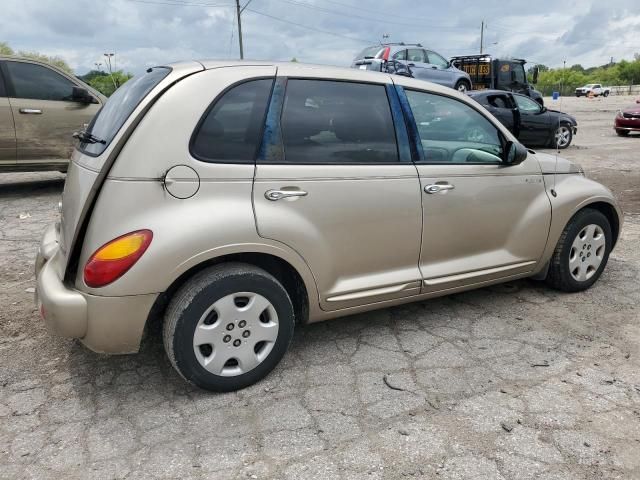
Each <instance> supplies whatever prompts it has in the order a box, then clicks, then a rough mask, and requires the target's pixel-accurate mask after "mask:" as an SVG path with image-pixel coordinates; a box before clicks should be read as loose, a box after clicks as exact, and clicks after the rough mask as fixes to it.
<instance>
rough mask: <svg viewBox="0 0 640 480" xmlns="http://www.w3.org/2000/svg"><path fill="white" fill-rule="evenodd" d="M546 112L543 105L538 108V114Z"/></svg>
mask: <svg viewBox="0 0 640 480" xmlns="http://www.w3.org/2000/svg"><path fill="white" fill-rule="evenodd" d="M546 111H547V107H545V106H544V105H541V106H540V113H544V112H546Z"/></svg>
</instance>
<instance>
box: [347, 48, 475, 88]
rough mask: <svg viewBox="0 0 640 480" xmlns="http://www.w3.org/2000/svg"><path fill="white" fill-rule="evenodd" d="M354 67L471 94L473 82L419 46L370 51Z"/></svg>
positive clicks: (367, 49) (355, 60)
mask: <svg viewBox="0 0 640 480" xmlns="http://www.w3.org/2000/svg"><path fill="white" fill-rule="evenodd" d="M351 67H352V68H359V69H361V70H374V71H378V72H389V73H397V74H399V75H405V76H408V77H414V78H418V79H420V80H427V81H429V82H433V83H439V84H440V85H444V86H445V87H450V88H455V89H456V90H459V91H461V92H466V91H467V90H471V78H470V77H469V75H468V74H467V73H465V72H463V71H462V70H458V69H457V68H456V67H454V66H453V65H451V62H449V61H448V60H446V59H445V58H444V57H443V56H442V55H440V54H438V53H436V52H434V51H433V50H429V49H428V48H424V47H423V46H422V45H420V44H419V43H415V44H405V43H386V44H381V45H374V46H372V47H367V48H365V49H364V50H363V51H362V52H360V53H359V54H358V56H356V58H355V59H354V60H353V63H352V64H351Z"/></svg>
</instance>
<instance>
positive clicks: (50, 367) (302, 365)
mask: <svg viewBox="0 0 640 480" xmlns="http://www.w3.org/2000/svg"><path fill="white" fill-rule="evenodd" d="M631 102H632V99H630V98H629V97H626V98H623V99H621V98H616V97H609V98H608V99H601V100H588V99H583V98H581V99H573V98H567V99H564V105H563V110H565V111H568V112H570V113H574V114H575V115H576V116H577V118H578V122H579V125H580V127H579V128H580V129H579V133H578V136H577V137H576V138H575V140H574V142H575V144H574V145H573V146H572V147H570V148H569V149H568V150H567V151H565V152H563V155H564V156H566V157H568V158H571V159H573V160H576V161H578V162H580V163H581V164H582V165H583V166H584V167H585V170H586V172H587V175H589V176H591V177H593V178H596V179H598V180H599V181H601V182H603V183H605V184H606V185H608V186H609V187H610V188H612V190H613V191H614V193H616V194H617V195H618V197H619V198H620V199H621V201H622V207H623V209H624V210H625V212H626V218H625V224H624V229H623V233H622V237H621V239H620V241H619V244H618V246H617V247H616V249H615V250H614V252H613V253H612V255H611V258H610V260H609V265H608V267H607V269H606V270H605V272H604V275H603V276H602V278H601V279H600V281H599V282H598V283H597V284H596V285H595V286H594V287H593V288H591V289H590V290H588V291H586V292H582V293H577V294H571V295H569V294H563V293H559V292H555V291H552V290H549V289H547V288H546V287H545V286H544V285H542V284H539V283H536V282H533V281H528V280H524V281H518V282H512V283H508V284H504V285H499V286H495V287H491V288H484V289H481V290H476V291H471V292H467V293H463V294H458V295H454V296H450V297H445V298H441V299H436V300H432V301H427V302H421V303H415V304H410V305H405V306H401V307H396V308H389V309H385V310H381V311H378V312H372V313H366V314H362V315H357V316H352V317H348V318H344V319H341V320H336V321H331V322H326V323H321V324H315V325H310V326H306V327H301V328H299V329H298V330H297V333H296V335H295V339H294V341H293V344H292V346H291V350H290V352H289V353H288V354H287V355H286V357H285V359H284V360H283V362H282V364H281V365H280V366H279V367H278V368H277V369H276V370H275V371H274V372H273V373H272V374H271V375H270V376H269V377H268V378H267V379H266V380H264V381H262V382H260V383H258V384H257V385H255V386H253V387H250V388H247V389H245V390H242V391H239V392H235V393H229V394H211V393H206V392H203V391H200V390H197V389H195V388H193V387H190V386H188V385H186V384H185V383H184V382H183V381H182V379H181V378H180V377H179V376H178V375H177V374H176V373H175V372H174V371H173V370H172V368H171V367H170V365H169V363H168V361H167V359H166V357H165V355H164V352H163V350H162V347H161V342H160V337H159V335H158V331H157V329H156V330H152V333H151V335H150V336H149V338H148V339H147V340H146V341H145V343H144V346H143V348H142V351H141V353H140V354H138V355H133V356H122V357H117V356H112V357H110V356H104V355H98V354H95V353H92V352H90V351H88V350H86V349H85V348H83V347H82V346H81V345H80V344H78V343H77V342H74V341H71V340H67V339H62V338H57V337H53V336H50V335H49V334H47V332H46V330H45V327H44V325H43V324H42V322H41V320H40V319H39V316H38V313H37V311H36V309H35V307H34V303H33V289H34V286H35V285H34V278H33V261H34V257H35V251H36V248H37V245H38V242H39V239H40V236H41V234H42V231H43V229H44V227H45V226H46V225H47V224H48V223H51V222H53V221H55V220H56V218H57V211H56V210H57V208H56V205H57V202H58V200H59V196H60V192H61V189H62V186H63V181H64V176H63V175H60V174H55V173H53V174H52V173H44V174H42V173H41V174H35V173H34V174H4V175H0V272H2V274H1V276H0V305H1V309H0V479H22V478H38V479H49V478H52V479H57V478H65V479H83V480H84V479H93V478H95V479H121V478H128V479H144V478H176V479H177V478H179V479H205V478H207V479H210V478H211V479H276V478H277V479H334V478H335V479H339V478H343V479H402V478H443V479H483V480H484V479H548V480H551V479H558V480H569V479H601V478H602V479H609V478H612V479H613V478H620V479H638V478H640V196H639V192H638V180H639V179H640V166H639V165H638V155H637V152H638V146H640V137H639V138H624V139H623V138H617V137H616V136H615V134H614V133H613V130H612V129H611V124H612V121H613V115H614V114H615V111H616V109H617V108H619V107H620V106H622V105H624V104H626V103H631ZM549 103H551V102H549ZM556 108H557V106H556Z"/></svg>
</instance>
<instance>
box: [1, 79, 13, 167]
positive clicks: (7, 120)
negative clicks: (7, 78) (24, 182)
mask: <svg viewBox="0 0 640 480" xmlns="http://www.w3.org/2000/svg"><path fill="white" fill-rule="evenodd" d="M15 163H16V129H15V125H14V123H13V113H12V112H11V104H10V103H9V98H7V90H6V87H5V84H4V79H3V77H2V71H0V170H1V169H2V167H10V166H12V165H15Z"/></svg>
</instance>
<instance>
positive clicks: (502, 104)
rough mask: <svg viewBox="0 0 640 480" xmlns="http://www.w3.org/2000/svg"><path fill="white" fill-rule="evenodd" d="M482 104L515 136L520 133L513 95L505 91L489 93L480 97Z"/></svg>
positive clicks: (518, 116)
mask: <svg viewBox="0 0 640 480" xmlns="http://www.w3.org/2000/svg"><path fill="white" fill-rule="evenodd" d="M482 104H483V105H484V106H485V107H486V109H487V110H489V112H491V114H492V115H493V116H494V117H496V118H497V119H498V120H500V123H502V124H503V125H504V126H505V127H507V128H508V129H509V131H511V133H513V134H514V135H515V136H516V137H518V136H519V134H520V114H519V112H518V110H517V107H516V106H515V105H514V103H513V97H512V96H511V95H510V94H508V93H507V92H505V93H491V94H487V95H485V96H483V97H482Z"/></svg>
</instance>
